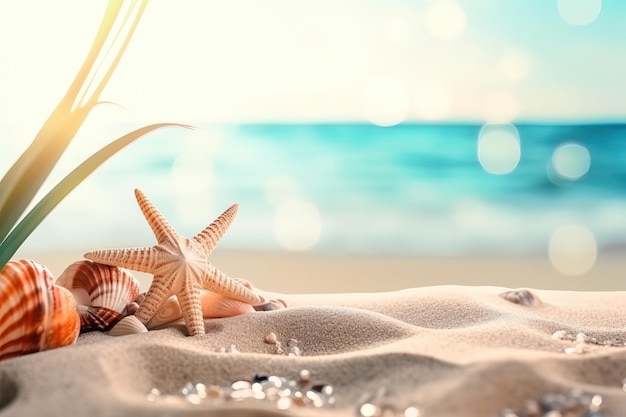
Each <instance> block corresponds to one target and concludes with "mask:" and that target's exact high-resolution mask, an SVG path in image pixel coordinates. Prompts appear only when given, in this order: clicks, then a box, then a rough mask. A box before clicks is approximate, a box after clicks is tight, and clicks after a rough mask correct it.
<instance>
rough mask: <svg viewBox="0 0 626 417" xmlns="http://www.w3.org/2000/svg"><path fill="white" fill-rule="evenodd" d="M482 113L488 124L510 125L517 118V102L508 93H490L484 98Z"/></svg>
mask: <svg viewBox="0 0 626 417" xmlns="http://www.w3.org/2000/svg"><path fill="white" fill-rule="evenodd" d="M482 113H483V118H484V119H485V121H487V122H491V123H510V122H512V121H513V119H515V118H516V117H517V113H518V105H517V100H516V99H515V97H513V95H512V94H511V93H509V92H506V91H495V92H493V93H489V94H487V95H486V96H485V97H484V101H483V108H482Z"/></svg>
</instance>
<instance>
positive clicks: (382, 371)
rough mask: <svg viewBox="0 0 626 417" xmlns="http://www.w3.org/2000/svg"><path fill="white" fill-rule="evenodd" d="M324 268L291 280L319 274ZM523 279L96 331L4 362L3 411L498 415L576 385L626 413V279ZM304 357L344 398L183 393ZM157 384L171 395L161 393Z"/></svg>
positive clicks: (326, 298) (304, 298)
mask: <svg viewBox="0 0 626 417" xmlns="http://www.w3.org/2000/svg"><path fill="white" fill-rule="evenodd" d="M296 261H297V260H296ZM291 262H295V261H293V260H292V261H291ZM276 265H281V264H280V263H279V264H276ZM387 266H388V268H387V269H389V270H393V269H394V268H396V267H397V266H393V265H391V264H389V265H387ZM514 266H515V265H513V267H514ZM318 267H319V268H323V267H321V266H319V265H318ZM403 267H404V265H403ZM460 267H461V266H460ZM466 267H467V265H466ZM222 268H223V267H222ZM470 269H471V268H470ZM315 270H316V268H315V266H311V268H309V269H303V270H302V273H301V275H300V276H298V274H297V273H293V274H290V275H291V279H293V280H296V279H304V278H306V279H309V280H311V279H315ZM246 278H249V279H251V277H250V276H249V275H246ZM378 279H379V280H382V281H385V279H386V276H385V273H384V271H381V272H380V275H378ZM251 280H253V279H251ZM349 280H350V282H352V283H353V284H354V283H357V282H358V280H357V277H354V276H350V279H349ZM253 282H254V284H255V285H257V287H261V288H264V289H271V290H276V288H268V287H267V286H261V285H259V284H258V282H256V281H254V280H253ZM265 284H267V283H265ZM512 288H513V287H502V286H473V285H432V286H416V287H415V288H409V289H404V290H397V291H377V292H350V293H325V294H314V293H308V292H304V291H303V292H302V293H301V294H296V293H288V292H283V291H281V292H278V293H277V292H276V291H274V292H269V291H265V292H263V293H264V295H265V296H266V297H268V298H281V299H283V300H284V301H285V302H286V303H287V305H288V307H287V308H285V309H280V310H274V311H263V312H260V311H259V312H254V313H250V314H245V315H241V316H236V317H230V318H224V319H208V320H206V331H207V334H206V335H204V336H199V337H187V336H186V335H185V334H186V333H185V328H184V326H183V325H182V323H181V322H177V323H174V324H172V325H171V326H168V327H166V328H164V329H161V330H153V331H150V332H148V333H143V334H139V335H132V336H123V337H113V336H110V335H108V334H106V333H100V332H91V333H86V334H83V335H81V336H80V338H79V340H78V342H77V343H76V344H74V345H72V346H69V347H64V348H59V349H54V350H49V351H45V352H40V353H36V354H31V355H27V356H23V357H19V358H14V359H8V360H5V361H2V362H0V416H2V417H12V416H31V415H51V416H67V415H90V416H120V415H133V416H144V415H145V416H148V415H150V416H173V415H177V416H178V415H181V416H185V415H190V416H191V415H193V416H195V415H202V416H236V415H244V416H248V415H249V416H252V415H262V416H274V415H276V416H279V415H287V414H293V415H312V416H324V415H329V416H331V415H332V416H355V415H360V413H362V412H363V413H367V412H368V411H373V412H377V411H380V410H381V409H382V410H384V414H380V415H385V416H391V415H397V416H402V415H403V413H404V410H405V409H407V408H409V407H415V408H416V409H417V410H419V413H420V414H419V415H420V416H422V417H444V416H445V417H451V416H457V417H491V416H496V415H499V414H498V413H500V412H501V410H503V409H504V408H510V409H512V410H519V409H521V408H522V407H524V404H525V402H527V401H529V400H539V399H542V398H544V400H545V396H546V395H548V394H566V393H569V392H570V391H571V390H573V389H575V390H580V392H583V393H587V394H589V396H588V397H586V398H588V399H591V398H594V397H591V396H592V395H597V397H595V399H594V400H593V401H596V402H597V401H599V399H601V400H602V403H601V404H600V405H599V406H598V407H599V412H600V413H602V414H601V415H603V416H615V417H617V416H626V393H625V392H624V390H623V388H622V385H623V382H622V381H623V379H624V378H626V347H625V346H624V342H625V341H626V334H625V332H624V331H625V329H626V307H624V306H625V301H626V292H621V291H580V290H577V291H564V290H545V289H531V290H529V291H530V293H531V294H532V295H533V296H534V297H535V298H534V300H535V302H534V304H532V305H523V304H519V303H515V302H512V301H510V300H507V299H504V298H503V297H501V296H500V294H502V293H504V292H507V291H510V290H511V289H512ZM518 294H520V293H518ZM521 295H525V296H526V298H524V297H522V299H527V300H529V299H531V298H530V297H529V296H528V294H527V293H521ZM513 299H514V301H515V300H517V301H519V299H520V297H517V299H516V298H515V297H513ZM537 300H539V301H537ZM558 332H560V333H558ZM271 333H273V334H275V335H276V339H277V340H278V341H279V342H280V343H281V344H282V347H283V348H286V347H287V341H288V340H289V339H294V340H296V341H297V347H298V348H299V350H300V355H299V356H287V355H286V354H284V353H282V354H281V353H277V346H276V345H274V344H270V343H267V342H266V337H267V336H268V335H270V334H271ZM555 333H557V335H556V336H554V334H555ZM579 333H583V334H584V335H579V336H578V338H579V340H578V342H577V341H575V340H573V338H575V337H576V335H577V334H579ZM559 335H561V337H560V338H559V337H557V336H559ZM592 338H593V339H592ZM605 344H608V345H605ZM231 345H234V348H235V349H236V351H237V352H229V351H228V350H229V348H231ZM231 349H232V348H231ZM303 369H306V370H308V371H309V372H310V374H311V379H312V380H314V381H321V382H323V383H324V384H327V385H330V386H332V388H333V397H334V398H335V404H334V406H332V407H330V406H327V407H323V408H315V407H314V404H312V403H311V404H306V405H305V406H298V405H297V404H296V403H293V404H292V405H291V406H290V408H289V409H288V411H281V410H279V409H278V408H277V404H276V402H275V401H269V400H254V399H248V400H243V401H234V400H228V401H227V400H224V399H220V398H206V399H203V400H202V401H199V402H200V403H199V404H191V403H189V402H187V401H186V400H185V399H184V397H183V396H182V395H179V394H177V393H178V392H179V390H180V389H181V387H183V386H184V385H185V383H187V382H193V383H203V384H205V385H206V386H208V387H210V386H212V385H217V386H220V387H227V386H229V385H230V384H232V383H233V382H236V381H239V380H247V381H250V380H252V379H253V378H254V377H255V375H256V374H265V375H276V376H284V377H286V378H288V379H293V380H298V378H299V373H300V371H301V370H303ZM154 388H156V389H158V390H160V392H161V393H162V395H161V396H156V397H155V396H154V395H152V396H151V395H150V392H151V390H152V389H154ZM303 389H304V388H303ZM166 394H171V395H166ZM555 398H558V397H555ZM369 403H371V404H372V406H368V405H366V404H369ZM376 406H378V407H380V408H378V409H377V408H376ZM362 407H363V408H362ZM409 410H410V411H409V413H410V412H411V411H413V412H415V411H414V409H412V408H409ZM381 413H382V411H381ZM572 415H585V414H572ZM553 417H557V414H553Z"/></svg>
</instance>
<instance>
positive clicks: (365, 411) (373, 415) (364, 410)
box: [359, 403, 382, 417]
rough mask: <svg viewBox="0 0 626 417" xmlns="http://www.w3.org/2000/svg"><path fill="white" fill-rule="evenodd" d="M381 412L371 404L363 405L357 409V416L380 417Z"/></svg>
mask: <svg viewBox="0 0 626 417" xmlns="http://www.w3.org/2000/svg"><path fill="white" fill-rule="evenodd" d="M381 412H382V410H381V409H380V408H379V407H378V406H376V405H374V404H371V403H365V404H363V405H362V406H361V407H359V415H360V416H361V417H377V416H380V415H381Z"/></svg>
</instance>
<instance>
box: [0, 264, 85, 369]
mask: <svg viewBox="0 0 626 417" xmlns="http://www.w3.org/2000/svg"><path fill="white" fill-rule="evenodd" d="M53 282H54V277H53V276H52V273H51V272H50V271H49V270H48V269H47V268H46V267H44V266H42V265H39V264H37V263H35V262H33V261H29V260H19V261H9V262H7V264H6V265H5V267H4V268H3V269H2V271H0V360H2V359H7V358H11V357H14V356H20V355H25V354H28V353H33V352H39V351H43V350H47V349H53V348H57V347H61V346H66V345H70V344H72V343H74V342H76V339H77V338H78V333H79V331H80V319H79V316H78V312H77V310H76V302H75V301H74V297H72V294H71V293H70V292H69V291H68V290H67V289H65V288H63V287H59V286H57V285H54V283H53Z"/></svg>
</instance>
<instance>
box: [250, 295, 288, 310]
mask: <svg viewBox="0 0 626 417" xmlns="http://www.w3.org/2000/svg"><path fill="white" fill-rule="evenodd" d="M253 307H254V309H255V310H256V311H272V310H282V309H283V308H287V303H286V302H285V301H284V300H281V299H280V298H278V299H276V300H269V301H267V302H265V303H263V304H256V305H254V306H253Z"/></svg>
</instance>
